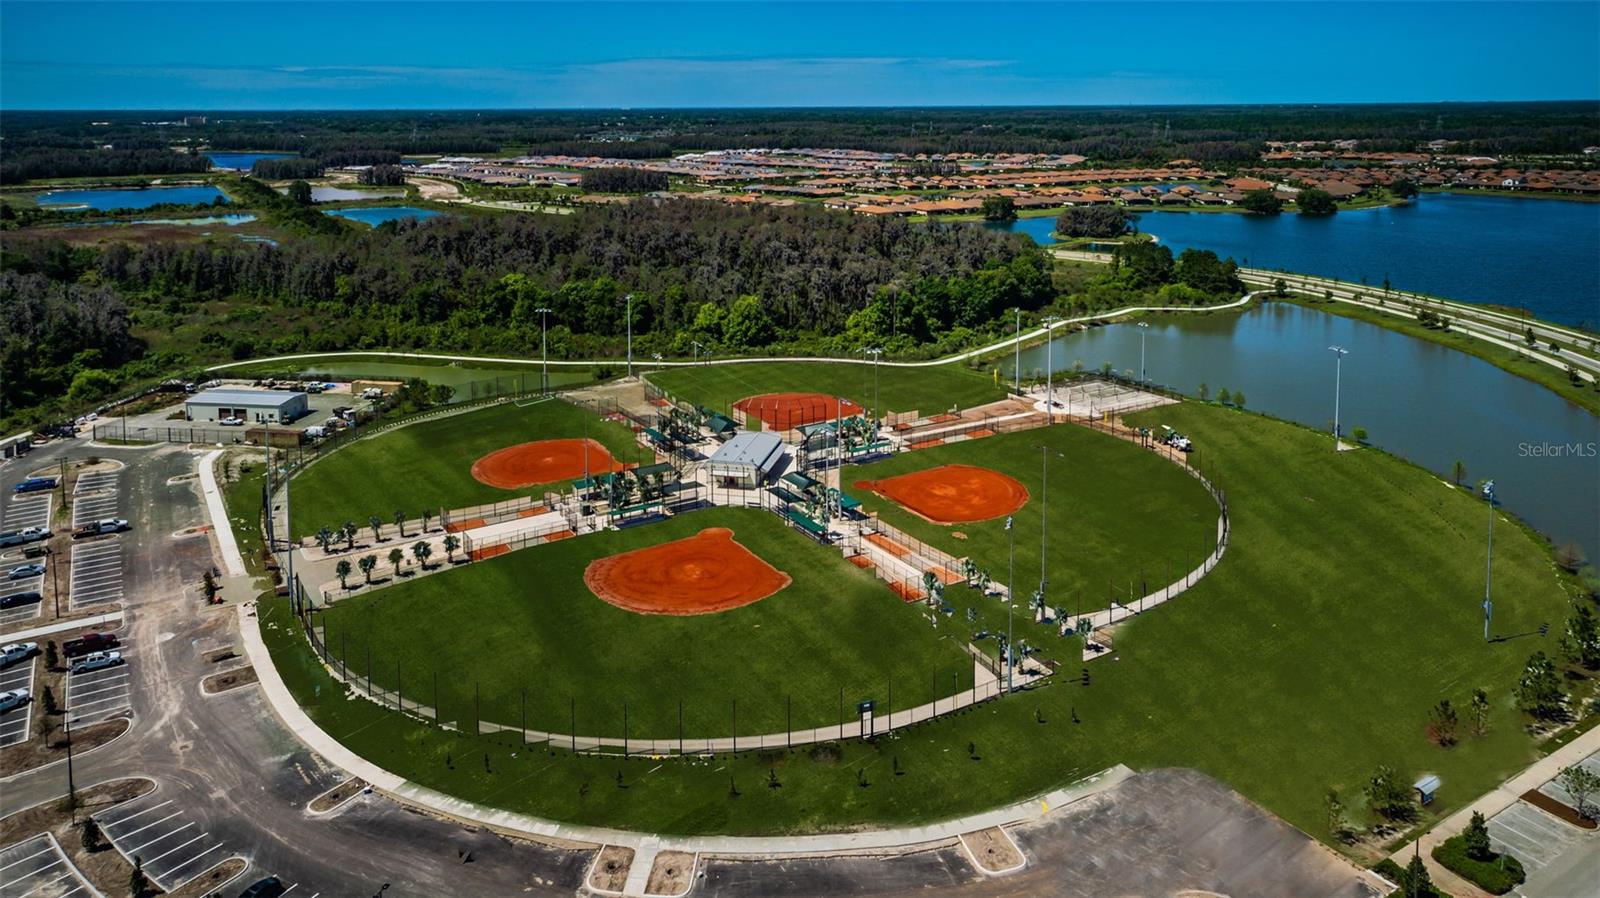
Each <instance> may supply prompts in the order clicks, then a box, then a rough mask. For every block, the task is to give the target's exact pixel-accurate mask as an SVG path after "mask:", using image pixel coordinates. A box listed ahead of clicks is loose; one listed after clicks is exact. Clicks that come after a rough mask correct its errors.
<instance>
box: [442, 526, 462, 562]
mask: <svg viewBox="0 0 1600 898" xmlns="http://www.w3.org/2000/svg"><path fill="white" fill-rule="evenodd" d="M459 548H461V540H459V539H456V535H455V534H454V533H446V534H445V535H444V557H445V558H447V559H449V561H450V563H451V564H455V562H456V550H457V549H459Z"/></svg>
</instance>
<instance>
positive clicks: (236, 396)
mask: <svg viewBox="0 0 1600 898" xmlns="http://www.w3.org/2000/svg"><path fill="white" fill-rule="evenodd" d="M309 408H310V407H309V406H308V405H307V404H306V394H304V393H292V392H285V391H283V390H250V389H243V388H237V387H215V388H213V389H210V390H204V391H202V392H199V393H196V394H195V395H194V396H192V397H190V398H189V399H188V401H186V402H184V404H183V411H184V414H185V415H187V416H188V418H189V420H190V421H209V422H212V423H215V422H217V421H221V420H222V419H224V418H239V419H242V420H243V421H244V422H245V423H246V424H264V423H272V424H286V423H288V422H290V421H293V420H295V419H296V418H303V417H305V415H306V413H307V411H309Z"/></svg>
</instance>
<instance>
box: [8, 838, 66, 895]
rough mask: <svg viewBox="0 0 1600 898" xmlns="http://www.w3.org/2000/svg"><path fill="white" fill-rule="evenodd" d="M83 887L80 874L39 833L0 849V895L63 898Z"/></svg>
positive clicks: (47, 839) (57, 849) (56, 848)
mask: <svg viewBox="0 0 1600 898" xmlns="http://www.w3.org/2000/svg"><path fill="white" fill-rule="evenodd" d="M69 886H70V888H69ZM87 886H88V883H87V881H86V880H84V878H83V875H82V874H81V873H79V872H78V869H77V868H76V867H74V866H73V865H72V862H71V861H69V860H67V858H66V856H65V855H64V854H62V853H61V851H60V849H59V848H58V847H57V846H56V844H55V843H54V842H52V841H51V840H50V837H49V836H47V835H45V834H43V833H40V834H39V835H37V836H32V837H30V838H27V839H24V840H23V841H21V842H17V843H15V844H12V845H8V846H6V847H5V848H0V895H15V896H17V898H28V896H31V895H39V896H40V898H44V896H50V898H66V896H69V895H76V894H78V893H79V892H82V891H84V890H85V889H86V888H87Z"/></svg>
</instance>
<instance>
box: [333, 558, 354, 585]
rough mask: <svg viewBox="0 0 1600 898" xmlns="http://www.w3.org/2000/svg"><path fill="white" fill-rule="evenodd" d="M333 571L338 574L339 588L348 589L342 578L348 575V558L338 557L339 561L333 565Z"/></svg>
mask: <svg viewBox="0 0 1600 898" xmlns="http://www.w3.org/2000/svg"><path fill="white" fill-rule="evenodd" d="M333 572H334V573H335V574H337V575H339V588H340V589H349V588H350V587H348V586H346V585H344V578H346V577H348V576H350V560H349V559H348V558H341V559H339V563H338V564H336V565H334V566H333Z"/></svg>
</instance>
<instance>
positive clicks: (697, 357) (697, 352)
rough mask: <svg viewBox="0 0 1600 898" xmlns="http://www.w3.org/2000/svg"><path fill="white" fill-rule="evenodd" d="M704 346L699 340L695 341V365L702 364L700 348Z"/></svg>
mask: <svg viewBox="0 0 1600 898" xmlns="http://www.w3.org/2000/svg"><path fill="white" fill-rule="evenodd" d="M704 345H705V344H704V343H701V342H700V341H699V340H696V341H694V363H695V364H696V365H698V364H700V347H702V346H704Z"/></svg>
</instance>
